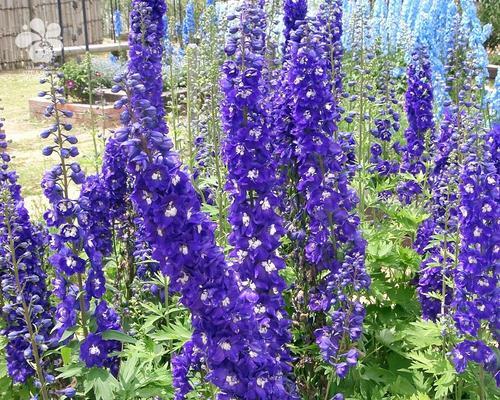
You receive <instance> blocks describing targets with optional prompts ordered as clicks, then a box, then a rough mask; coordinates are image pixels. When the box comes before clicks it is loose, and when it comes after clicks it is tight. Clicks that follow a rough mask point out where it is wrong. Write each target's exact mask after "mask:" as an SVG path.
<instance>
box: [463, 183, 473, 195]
mask: <svg viewBox="0 0 500 400" xmlns="http://www.w3.org/2000/svg"><path fill="white" fill-rule="evenodd" d="M464 189H465V191H466V192H467V193H474V185H472V184H470V183H468V184H467V185H465V186H464Z"/></svg>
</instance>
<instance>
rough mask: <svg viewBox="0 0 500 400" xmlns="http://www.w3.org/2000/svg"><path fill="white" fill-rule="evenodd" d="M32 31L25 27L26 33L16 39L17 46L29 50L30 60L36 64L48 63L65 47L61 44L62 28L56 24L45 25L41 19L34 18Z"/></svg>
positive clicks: (31, 25)
mask: <svg viewBox="0 0 500 400" xmlns="http://www.w3.org/2000/svg"><path fill="white" fill-rule="evenodd" d="M30 28H31V30H28V27H27V26H26V25H25V26H23V29H24V32H22V33H20V34H19V35H17V37H16V46H17V47H19V48H21V49H25V48H28V54H29V57H30V59H31V60H32V61H33V62H34V63H48V62H50V61H51V60H52V59H53V57H54V54H55V51H56V50H59V49H61V48H62V47H63V43H62V42H61V27H60V26H59V25H58V24H56V23H51V24H48V23H45V22H43V21H42V20H41V19H40V18H34V19H33V20H32V21H31V22H30Z"/></svg>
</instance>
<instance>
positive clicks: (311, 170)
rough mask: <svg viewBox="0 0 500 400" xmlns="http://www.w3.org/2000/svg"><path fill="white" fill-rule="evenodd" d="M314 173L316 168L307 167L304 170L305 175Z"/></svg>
mask: <svg viewBox="0 0 500 400" xmlns="http://www.w3.org/2000/svg"><path fill="white" fill-rule="evenodd" d="M315 173H316V168H314V167H309V169H308V170H307V172H306V176H313V175H314V174H315Z"/></svg>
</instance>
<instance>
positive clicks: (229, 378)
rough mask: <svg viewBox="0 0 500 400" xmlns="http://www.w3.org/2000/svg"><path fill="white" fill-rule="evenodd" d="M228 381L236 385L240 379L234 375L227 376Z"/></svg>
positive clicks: (230, 384)
mask: <svg viewBox="0 0 500 400" xmlns="http://www.w3.org/2000/svg"><path fill="white" fill-rule="evenodd" d="M226 382H227V384H228V385H229V386H234V385H237V384H238V382H239V381H238V379H237V378H236V377H235V376H233V375H228V376H226Z"/></svg>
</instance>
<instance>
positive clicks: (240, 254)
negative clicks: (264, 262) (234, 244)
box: [236, 249, 248, 262]
mask: <svg viewBox="0 0 500 400" xmlns="http://www.w3.org/2000/svg"><path fill="white" fill-rule="evenodd" d="M236 255H237V256H238V260H239V261H240V262H241V261H243V260H244V259H245V258H246V256H248V251H245V250H241V249H240V250H238V251H237V252H236Z"/></svg>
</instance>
